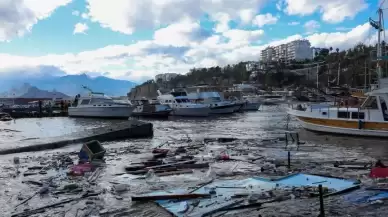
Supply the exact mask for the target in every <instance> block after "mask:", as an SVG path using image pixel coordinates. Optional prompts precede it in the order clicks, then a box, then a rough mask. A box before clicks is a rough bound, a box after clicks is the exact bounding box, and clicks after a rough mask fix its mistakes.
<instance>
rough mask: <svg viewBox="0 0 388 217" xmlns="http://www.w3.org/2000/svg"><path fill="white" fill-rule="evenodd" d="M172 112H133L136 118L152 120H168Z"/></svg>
mask: <svg viewBox="0 0 388 217" xmlns="http://www.w3.org/2000/svg"><path fill="white" fill-rule="evenodd" d="M171 112H172V110H169V111H157V112H132V116H134V117H150V118H164V117H165V118H167V117H168V116H169V115H170V113H171Z"/></svg>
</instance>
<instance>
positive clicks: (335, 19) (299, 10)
mask: <svg viewBox="0 0 388 217" xmlns="http://www.w3.org/2000/svg"><path fill="white" fill-rule="evenodd" d="M284 3H285V5H286V8H285V12H286V13H287V14H289V15H310V14H312V13H314V12H316V11H318V12H320V13H322V20H323V21H326V22H329V23H339V22H342V21H344V20H345V19H346V18H349V19H353V18H354V16H355V15H356V14H358V13H359V12H360V11H362V10H364V9H366V8H367V7H368V4H367V3H366V1H365V0H342V1H338V0H314V1H311V0H297V1H295V0H284Z"/></svg>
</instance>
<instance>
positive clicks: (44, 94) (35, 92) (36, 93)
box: [19, 87, 69, 99]
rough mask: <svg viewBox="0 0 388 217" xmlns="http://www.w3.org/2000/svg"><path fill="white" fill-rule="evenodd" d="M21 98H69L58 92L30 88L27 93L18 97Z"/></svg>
mask: <svg viewBox="0 0 388 217" xmlns="http://www.w3.org/2000/svg"><path fill="white" fill-rule="evenodd" d="M19 97H21V98H63V99H68V98H69V96H68V95H66V94H63V93H61V92H58V91H53V92H51V91H47V90H40V89H38V88H37V87H30V88H29V89H28V91H27V92H26V93H25V94H23V95H21V96H19Z"/></svg>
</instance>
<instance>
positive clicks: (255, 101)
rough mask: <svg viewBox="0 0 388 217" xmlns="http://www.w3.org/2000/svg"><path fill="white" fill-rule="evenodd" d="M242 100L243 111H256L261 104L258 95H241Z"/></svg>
mask: <svg viewBox="0 0 388 217" xmlns="http://www.w3.org/2000/svg"><path fill="white" fill-rule="evenodd" d="M242 98H243V101H244V102H245V104H244V106H243V107H242V110H243V111H257V110H259V108H260V106H261V100H260V98H259V97H258V96H251V95H248V96H243V97H242Z"/></svg>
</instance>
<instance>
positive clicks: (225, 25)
mask: <svg viewBox="0 0 388 217" xmlns="http://www.w3.org/2000/svg"><path fill="white" fill-rule="evenodd" d="M212 17H213V19H214V20H215V21H216V22H217V23H216V26H215V28H214V31H215V32H218V33H220V32H225V31H227V30H229V22H230V21H231V17H230V16H229V15H228V14H227V13H216V14H214V15H213V16H212Z"/></svg>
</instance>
